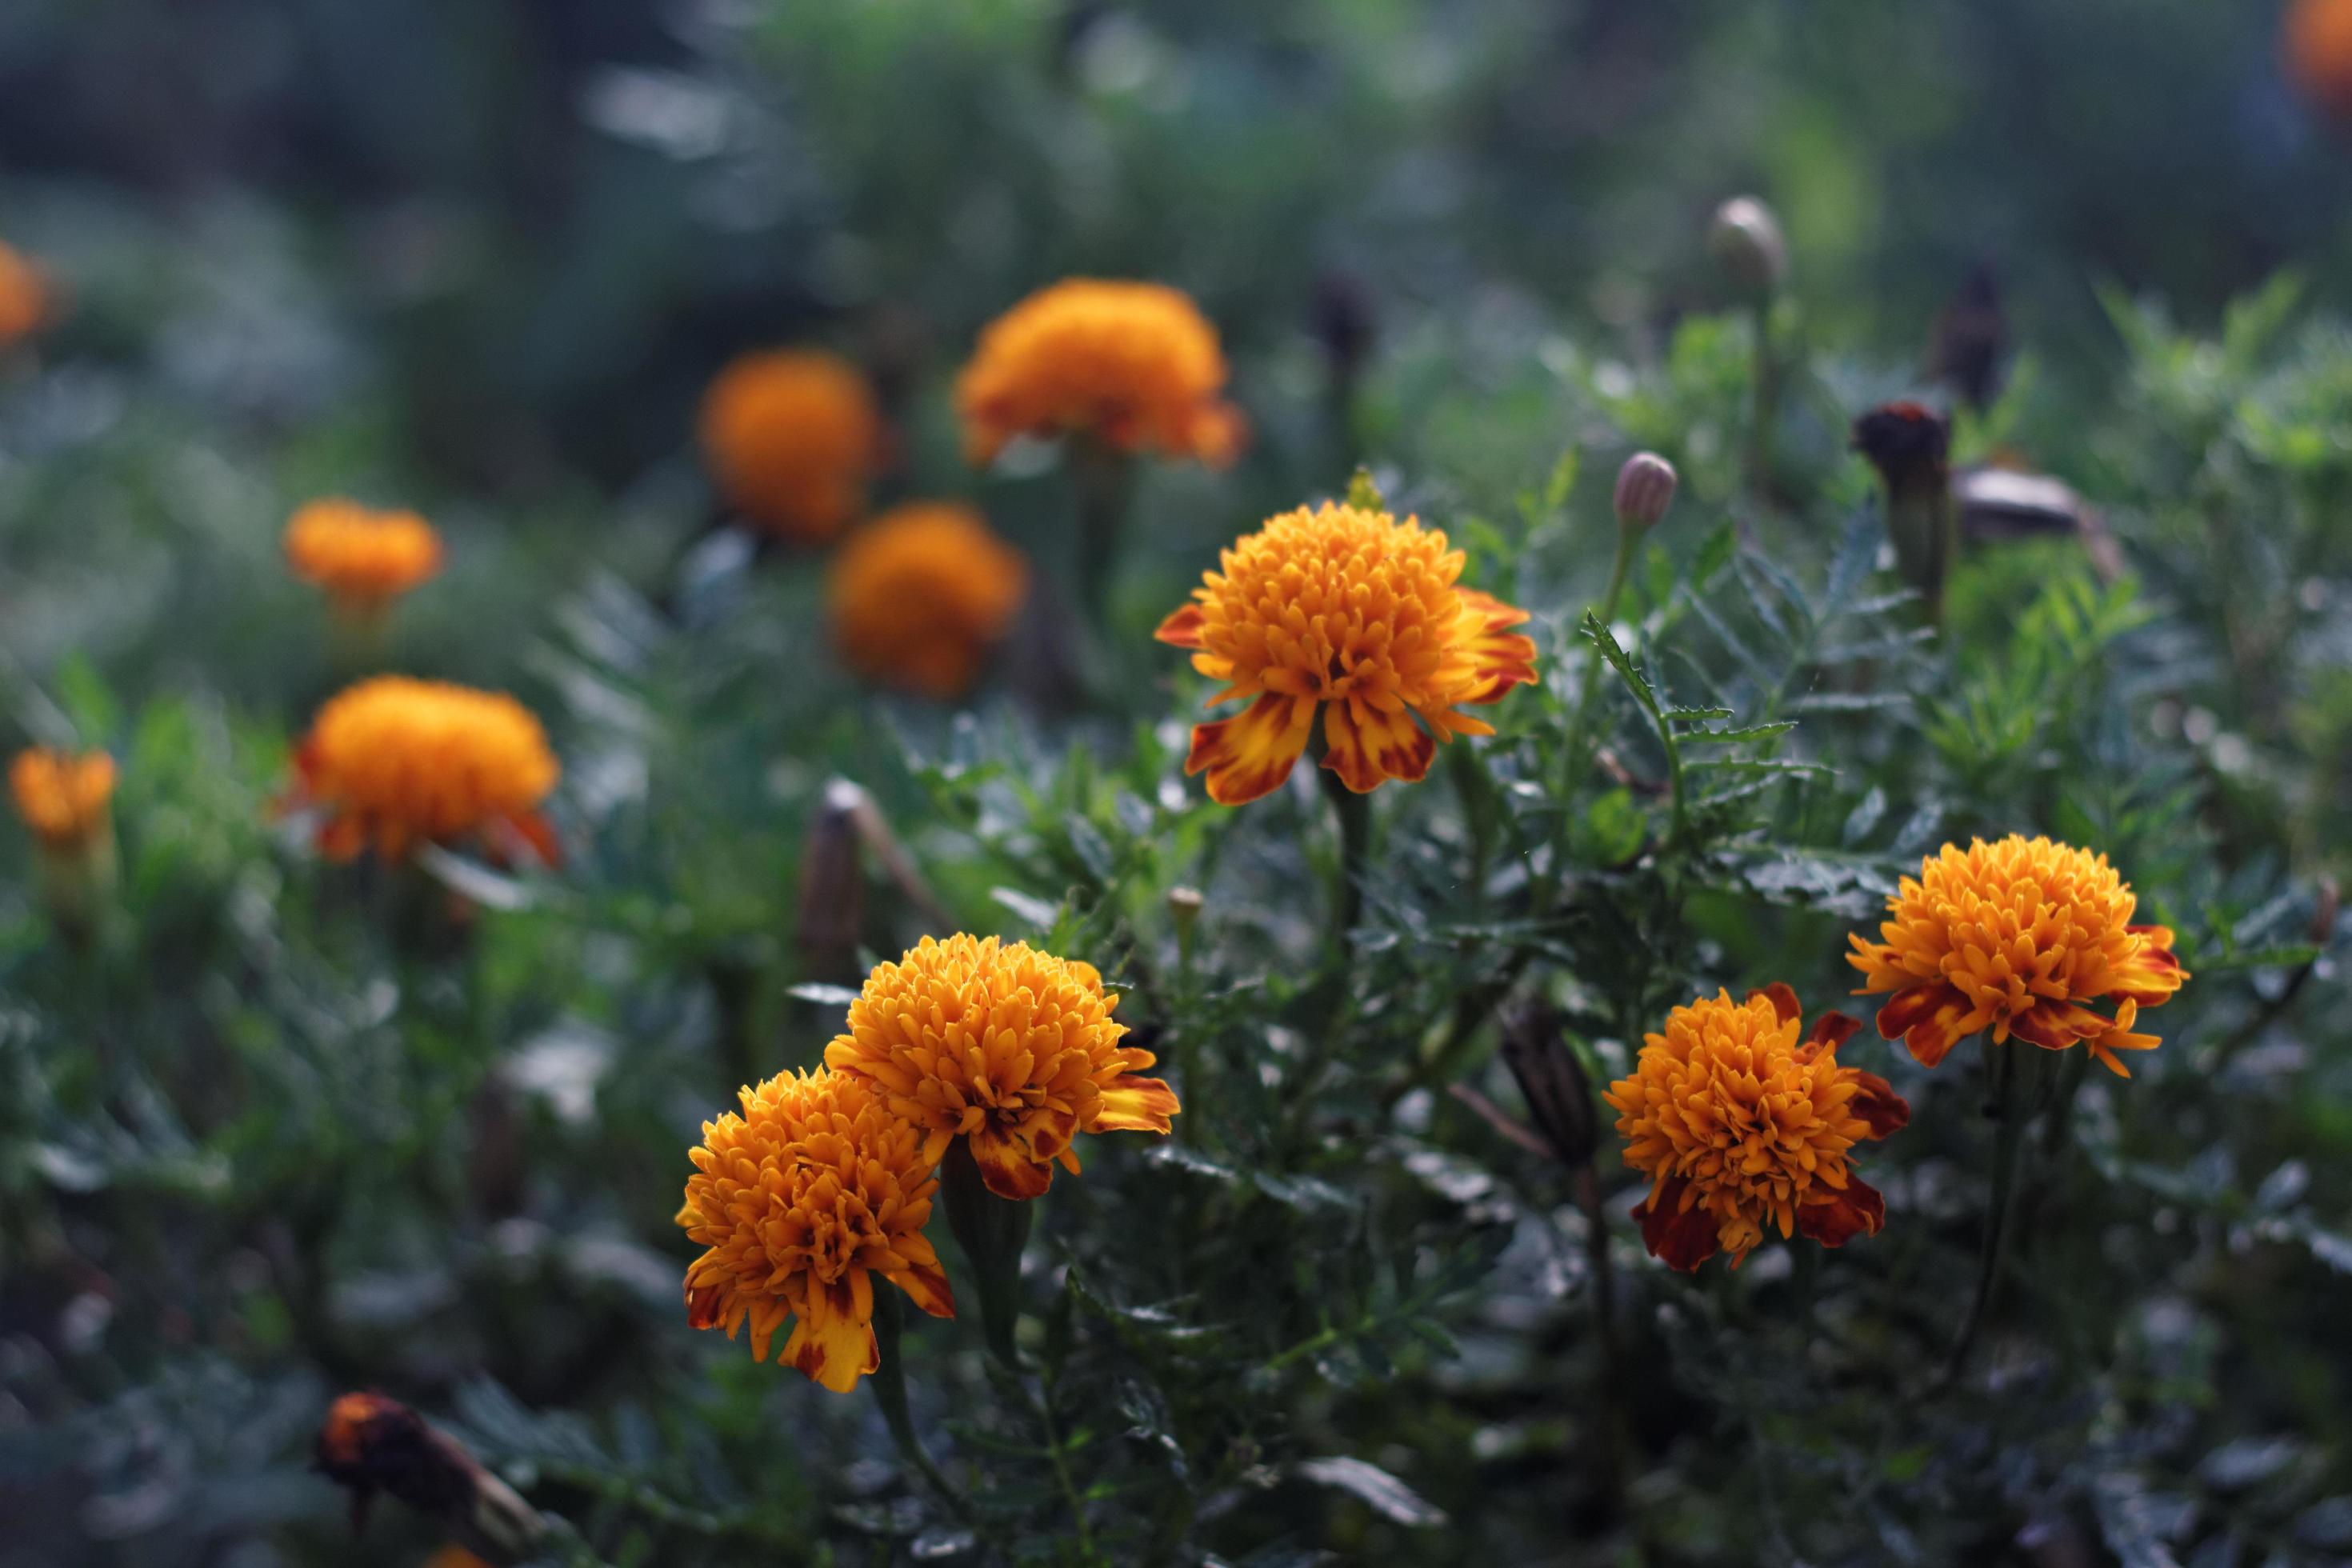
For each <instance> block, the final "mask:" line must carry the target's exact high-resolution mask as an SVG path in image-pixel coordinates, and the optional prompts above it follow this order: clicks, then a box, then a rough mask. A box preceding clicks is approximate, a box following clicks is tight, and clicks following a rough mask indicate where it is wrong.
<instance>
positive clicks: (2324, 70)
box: [2282, 0, 2352, 120]
mask: <svg viewBox="0 0 2352 1568" xmlns="http://www.w3.org/2000/svg"><path fill="white" fill-rule="evenodd" d="M2282 41H2283V42H2284V46H2285V53H2286V69H2287V76H2288V77H2289V79H2292V80H2293V81H2294V84H2295V86H2296V87H2297V88H2298V89H2301V90H2302V92H2303V95H2304V96H2305V98H2307V99H2309V100H2311V101H2312V102H2313V103H2315V104H2316V105H2317V106H2318V107H2319V108H2320V109H2321V110H2325V111H2326V113H2328V114H2331V115H2333V116H2335V117H2336V119H2338V120H2352V0H2294V4H2293V5H2290V6H2288V7H2287V12H2286V16H2285V19H2284V28H2283V37H2282Z"/></svg>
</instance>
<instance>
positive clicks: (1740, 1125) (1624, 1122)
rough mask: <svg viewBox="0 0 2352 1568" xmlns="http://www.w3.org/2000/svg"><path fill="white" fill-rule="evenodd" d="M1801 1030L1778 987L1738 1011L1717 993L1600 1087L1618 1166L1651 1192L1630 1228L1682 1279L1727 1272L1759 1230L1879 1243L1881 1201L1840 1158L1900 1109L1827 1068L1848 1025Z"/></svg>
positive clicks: (1645, 1041)
mask: <svg viewBox="0 0 2352 1568" xmlns="http://www.w3.org/2000/svg"><path fill="white" fill-rule="evenodd" d="M1801 1027H1802V1009H1801V1008H1800V1007H1799V1005H1798V1003H1797V994H1796V993H1795V992H1794V991H1791V990H1790V988H1789V987H1788V986H1786V985H1780V984H1775V985H1773V986H1772V987H1770V988H1769V990H1765V991H1751V992H1749V993H1748V999H1747V1000H1746V1001H1745V1002H1734V1001H1733V1000H1732V999H1731V994H1730V993H1729V992H1727V991H1719V992H1717V994H1715V995H1713V996H1702V997H1700V998H1699V999H1698V1000H1697V1001H1696V1002H1693V1003H1692V1004H1691V1005H1689V1006H1687V1007H1677V1008H1675V1010H1674V1011H1673V1012H1671V1013H1669V1014H1668V1015H1666V1029H1665V1033H1664V1034H1662V1035H1644V1036H1643V1037H1642V1054H1641V1056H1640V1058H1638V1059H1637V1060H1636V1061H1635V1063H1634V1066H1633V1076H1632V1077H1631V1078H1623V1079H1618V1080H1617V1081H1616V1082H1615V1083H1612V1084H1611V1085H1610V1086H1609V1089H1608V1092H1607V1094H1606V1095H1605V1096H1604V1098H1605V1099H1606V1100H1608V1101H1609V1103H1610V1104H1611V1105H1612V1106H1615V1107H1616V1108H1617V1110H1618V1111H1619V1112H1620V1115H1619V1116H1618V1119H1617V1131H1619V1132H1620V1133H1621V1134H1622V1135H1623V1137H1624V1139H1625V1163H1627V1164H1628V1165H1631V1166H1632V1167H1633V1168H1634V1169H1635V1170H1637V1171H1640V1172H1642V1173H1643V1174H1645V1175H1647V1176H1648V1177H1649V1178H1650V1195H1649V1196H1648V1197H1647V1198H1645V1199H1644V1200H1643V1202H1642V1203H1641V1204H1639V1205H1636V1206H1635V1207H1634V1210H1633V1216H1634V1217H1635V1218H1636V1219H1638V1220H1640V1221H1641V1222H1642V1239H1643V1242H1644V1243H1645V1244H1646V1245H1647V1246H1648V1247H1649V1249H1650V1253H1651V1256H1652V1257H1654V1258H1661V1259H1663V1260H1664V1262H1665V1263H1667V1264H1668V1265H1669V1266H1671V1267H1673V1268H1682V1269H1692V1268H1697V1267H1698V1266H1699V1265H1700V1264H1701V1263H1704V1262H1706V1259H1707V1258H1711V1257H1713V1256H1714V1255H1715V1254H1716V1253H1717V1251H1718V1250H1720V1251H1723V1252H1726V1253H1728V1254H1729V1255H1730V1257H1731V1266H1732V1267H1733V1268H1738V1267H1739V1262H1740V1259H1742V1258H1745V1257H1747V1256H1748V1252H1749V1251H1750V1250H1751V1249H1753V1248H1754V1247H1756V1246H1758V1245H1759V1243H1760V1242H1762V1241H1763V1239H1764V1229H1765V1226H1768V1225H1769V1226H1774V1227H1776V1228H1778V1229H1779V1231H1780V1235H1781V1236H1782V1237H1784V1238H1785V1237H1791V1236H1795V1235H1798V1234H1800V1233H1801V1234H1802V1235H1804V1236H1807V1237H1811V1238H1812V1239H1813V1240H1815V1241H1818V1242H1820V1243H1821V1244H1822V1246H1824V1247H1843V1246H1844V1245H1845V1244H1846V1243H1847V1242H1848V1241H1850V1240H1852V1239H1853V1237H1857V1236H1875V1235H1877V1234H1878V1229H1879V1226H1881V1225H1882V1224H1884V1223H1885V1218H1886V1201H1885V1199H1884V1198H1882V1197H1881V1196H1880V1195H1879V1194H1878V1193H1877V1191H1876V1190H1875V1189H1874V1188H1872V1187H1870V1186H1868V1185H1867V1184H1864V1182H1862V1181H1861V1180H1860V1179H1859V1178H1858V1177H1856V1176H1855V1175H1854V1174H1853V1171H1852V1170H1851V1169H1850V1167H1849V1163H1848V1154H1849V1152H1850V1151H1851V1150H1852V1149H1853V1146H1854V1145H1855V1144H1857V1143H1860V1142H1866V1141H1868V1140H1871V1139H1876V1138H1884V1137H1885V1136H1886V1135H1887V1134H1888V1133H1890V1132H1893V1131H1895V1129H1897V1128H1899V1127H1901V1126H1902V1125H1903V1124H1904V1123H1905V1122H1906V1121H1909V1120H1910V1119H1911V1108H1910V1106H1909V1105H1907V1104H1906V1103H1905V1101H1904V1100H1903V1099H1902V1097H1901V1096H1899V1095H1897V1094H1896V1093H1895V1089H1894V1087H1893V1086H1892V1085H1890V1084H1889V1083H1888V1082H1887V1081H1886V1080H1885V1079H1883V1078H1880V1077H1878V1076H1877V1075H1876V1074H1874V1073H1867V1072H1864V1071H1862V1070H1861V1069H1860V1068H1849V1067H1841V1066H1839V1065H1838V1059H1837V1048H1838V1047H1839V1046H1840V1045H1842V1044H1843V1043H1844V1041H1845V1040H1846V1039H1847V1038H1848V1037H1851V1036H1852V1035H1853V1032H1854V1031H1855V1030H1856V1029H1859V1028H1860V1027H1862V1025H1861V1024H1860V1022H1859V1021H1857V1020H1855V1019H1853V1018H1849V1017H1847V1016H1845V1015H1844V1014H1843V1013H1827V1014H1824V1015H1822V1018H1821V1021H1820V1022H1818V1023H1817V1024H1815V1025H1814V1026H1813V1028H1812V1030H1811V1033H1810V1034H1808V1035H1806V1036H1805V1037H1803V1038H1802V1039H1800V1038H1799V1037H1798V1034H1799V1030H1800V1029H1801Z"/></svg>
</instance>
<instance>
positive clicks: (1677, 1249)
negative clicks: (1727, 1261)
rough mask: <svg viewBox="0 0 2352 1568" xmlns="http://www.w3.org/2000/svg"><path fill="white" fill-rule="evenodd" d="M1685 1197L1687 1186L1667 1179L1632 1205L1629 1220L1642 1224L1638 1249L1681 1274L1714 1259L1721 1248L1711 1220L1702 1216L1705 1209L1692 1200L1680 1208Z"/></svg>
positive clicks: (1708, 1215) (1680, 1179) (1713, 1217)
mask: <svg viewBox="0 0 2352 1568" xmlns="http://www.w3.org/2000/svg"><path fill="white" fill-rule="evenodd" d="M1689 1193H1690V1184H1689V1183H1688V1182H1685V1181H1684V1180H1683V1179H1682V1178H1681V1177H1679V1176H1669V1177H1668V1178H1667V1179H1666V1180H1665V1182H1664V1184H1662V1185H1660V1187H1659V1188H1658V1190H1657V1191H1656V1192H1654V1193H1653V1194H1650V1196H1648V1197H1647V1198H1645V1199H1643V1201H1642V1202H1640V1203H1638V1204H1635V1205H1633V1217H1634V1218H1635V1219H1637V1220H1639V1221H1641V1222H1642V1245H1643V1246H1644V1247H1648V1248H1649V1249H1650V1256H1651V1257H1653V1258H1656V1259H1658V1260H1659V1261H1660V1262H1662V1263H1664V1265H1665V1266H1666V1267H1667V1268H1678V1269H1681V1270H1682V1271H1683V1272H1684V1273H1685V1274H1687V1273H1689V1272H1690V1271H1691V1270H1693V1269H1695V1268H1697V1267H1698V1266H1699V1265H1700V1264H1702V1263H1704V1262H1706V1260H1707V1259H1708V1258H1712V1257H1714V1256H1715V1254H1716V1250H1717V1247H1719V1246H1720V1245H1721V1244H1720V1242H1719V1241H1718V1240H1717V1235H1716V1226H1715V1216H1714V1215H1711V1214H1709V1213H1707V1212H1706V1205H1704V1204H1701V1203H1699V1202H1698V1201H1696V1197H1695V1196H1692V1197H1691V1200H1690V1206H1689V1207H1688V1208H1685V1207H1684V1206H1683V1204H1684V1201H1685V1196H1686V1195H1687V1194H1689Z"/></svg>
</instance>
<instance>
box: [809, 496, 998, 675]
mask: <svg viewBox="0 0 2352 1568" xmlns="http://www.w3.org/2000/svg"><path fill="white" fill-rule="evenodd" d="M1028 585H1029V568H1028V564H1027V563H1025V562H1024V561H1023V560H1022V558H1021V553H1020V552H1018V551H1016V550H1014V549H1013V547H1012V546H1011V545H1009V544H1006V543H1005V542H1003V540H1001V539H999V538H997V537H996V535H995V534H993V533H992V532H990V531H989V528H988V524H987V523H986V522H985V521H982V518H981V515H980V514H979V513H978V512H976V511H974V510H972V509H971V508H970V507H968V506H959V505H956V504H954V503H952V502H947V501H915V502H910V503H909V504H908V505H906V506H902V507H898V508H896V509H894V510H890V511H887V512H885V513H883V514H882V515H881V516H880V517H877V518H876V519H875V520H874V521H872V522H870V523H867V524H866V526H865V527H863V528H860V529H858V530H857V531H856V532H854V533H852V534H851V535H850V536H849V538H848V539H847V540H845V542H843V544H842V546H841V550H840V552H839V553H837V554H836V555H835V557H834V560H833V567H832V571H831V574H830V575H829V576H828V577H827V579H826V584H825V597H826V602H827V604H828V605H829V608H830V611H831V616H832V621H833V639H834V644H835V647H838V648H839V649H840V650H841V657H842V660H843V662H844V663H845V664H847V665H848V666H849V667H850V668H852V669H855V670H856V671H857V672H858V673H859V674H861V675H864V676H866V677H867V678H869V679H875V680H879V681H883V682H886V683H887V684H889V685H893V686H899V687H904V688H906V689H908V690H912V691H917V692H919V693H921V694H922V695H924V696H926V697H930V698H934V699H937V700H941V701H946V700H950V699H953V698H957V697H961V696H962V695H963V694H964V693H965V692H966V691H968V690H970V689H971V686H972V683H973V682H974V681H976V680H977V679H979V678H980V672H981V669H982V666H983V665H984V664H985V663H986V662H987V658H988V654H989V651H990V649H991V648H992V647H994V646H995V645H996V643H997V641H998V639H1000V638H1001V637H1003V635H1004V629H1005V627H1006V626H1007V625H1009V624H1010V623H1011V621H1012V619H1013V612H1014V611H1016V610H1018V609H1019V608H1020V607H1021V599H1022V595H1024V594H1025V593H1026V592H1027V591H1028Z"/></svg>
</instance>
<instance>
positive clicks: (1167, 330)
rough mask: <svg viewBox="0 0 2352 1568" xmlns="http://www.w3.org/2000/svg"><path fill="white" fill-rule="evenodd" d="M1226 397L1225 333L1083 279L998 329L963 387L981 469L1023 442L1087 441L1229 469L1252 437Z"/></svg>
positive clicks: (985, 336) (1169, 293)
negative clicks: (1221, 341) (1220, 337)
mask: <svg viewBox="0 0 2352 1568" xmlns="http://www.w3.org/2000/svg"><path fill="white" fill-rule="evenodd" d="M1224 385H1225V357H1224V354H1223V352H1222V351H1221V350H1220V349H1219V348H1218V346H1217V331H1216V329H1215V328H1214V327H1213V326H1211V325H1210V324H1209V321H1208V319H1207V318H1206V317H1204V316H1202V314H1201V311H1200V308H1199V307H1198V306H1196V305H1194V304H1193V303H1192V300H1191V299H1190V298H1189V297H1187V296H1186V295H1184V294H1182V293H1181V292H1179V291H1178V290H1176V289H1171V288H1168V287H1166V286H1164V285H1162V284H1158V283H1121V282H1105V281H1102V280H1099V279H1090V278H1073V279H1066V280H1065V281H1063V282H1060V283H1056V284H1054V285H1053V286H1052V287H1050V288H1047V289H1040V290H1039V291H1038V292H1036V293H1034V294H1032V295H1030V296H1029V298H1027V299H1026V300H1022V301H1021V303H1019V304H1017V305H1015V306H1013V309H1011V310H1007V311H1006V312H1005V313H1004V314H1003V315H1002V316H999V317H998V318H997V319H996V320H995V321H992V322H990V323H989V325H988V327H987V330H986V331H982V333H981V336H980V345H979V348H978V349H977V350H976V351H975V352H974V353H973V354H972V357H971V363H969V364H967V365H965V366H964V369H963V374H962V375H961V376H960V377H959V378H958V379H957V381H956V408H957V411H958V412H959V413H961V415H962V416H963V427H964V447H965V450H966V451H967V453H968V454H969V455H970V456H971V460H972V461H973V462H975V463H986V462H990V461H992V459H994V458H995V457H996V454H997V453H998V452H999V451H1001V450H1003V447H1004V444H1005V443H1006V442H1008V441H1010V440H1012V439H1013V437H1016V436H1036V437H1058V436H1068V435H1081V434H1083V435H1087V436H1091V437H1095V438H1096V439H1097V440H1099V441H1101V442H1102V443H1103V444H1104V445H1106V446H1108V447H1112V448H1114V449H1116V450H1118V451H1123V452H1136V451H1150V452H1157V453H1160V454H1161V455H1162V456H1165V457H1172V458H1199V459H1200V460H1201V461H1202V462H1204V463H1211V464H1215V465H1219V466H1222V465H1223V464H1224V463H1227V462H1230V461H1231V460H1232V459H1233V457H1234V453H1235V452H1237V451H1238V450H1240V448H1241V444H1242V437H1243V434H1244V424H1243V420H1242V416H1241V414H1240V412H1239V411H1238V410H1237V409H1235V408H1234V406H1233V405H1231V404H1229V403H1226V402H1225V401H1224V400H1223V391H1224Z"/></svg>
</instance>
